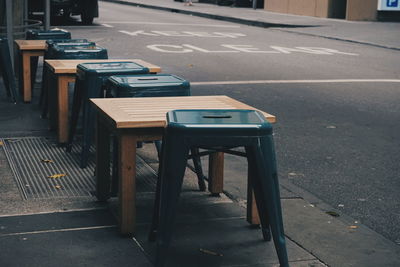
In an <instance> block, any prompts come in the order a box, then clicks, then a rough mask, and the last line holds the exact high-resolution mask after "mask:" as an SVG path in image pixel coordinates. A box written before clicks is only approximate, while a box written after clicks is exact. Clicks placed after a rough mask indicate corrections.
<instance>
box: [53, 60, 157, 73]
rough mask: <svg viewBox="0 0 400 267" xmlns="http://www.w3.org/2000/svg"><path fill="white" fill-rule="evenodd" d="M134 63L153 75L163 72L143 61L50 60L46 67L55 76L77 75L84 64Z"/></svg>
mask: <svg viewBox="0 0 400 267" xmlns="http://www.w3.org/2000/svg"><path fill="white" fill-rule="evenodd" d="M113 61H120V62H128V61H131V62H134V63H137V64H139V65H142V66H143V67H147V68H149V70H150V72H152V73H159V72H161V68H160V67H159V66H157V65H154V64H152V63H149V62H146V61H144V60H141V59H72V60H70V59H48V60H46V65H47V66H48V67H49V68H50V70H51V71H52V72H54V73H55V74H75V73H76V67H77V66H78V65H79V64H82V63H101V62H113Z"/></svg>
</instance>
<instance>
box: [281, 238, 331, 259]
mask: <svg viewBox="0 0 400 267" xmlns="http://www.w3.org/2000/svg"><path fill="white" fill-rule="evenodd" d="M285 237H286V238H287V239H289V240H290V241H292V242H293V243H294V244H296V245H297V246H299V247H300V248H302V249H304V250H305V251H307V252H308V253H309V254H310V255H311V256H313V257H314V259H316V260H318V261H320V262H321V263H323V264H324V265H326V266H329V265H328V264H326V263H325V262H324V261H323V260H321V259H320V258H318V257H317V256H316V255H315V254H314V253H313V251H312V250H310V249H307V248H306V247H304V246H303V245H302V244H300V243H299V242H297V241H296V240H294V239H292V238H290V237H289V236H288V235H287V234H286V233H285ZM311 260H312V259H311ZM298 262H302V261H298Z"/></svg>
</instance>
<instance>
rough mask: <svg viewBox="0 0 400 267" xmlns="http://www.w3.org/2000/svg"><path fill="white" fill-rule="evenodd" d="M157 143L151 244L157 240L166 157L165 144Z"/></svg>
mask: <svg viewBox="0 0 400 267" xmlns="http://www.w3.org/2000/svg"><path fill="white" fill-rule="evenodd" d="M164 141H165V140H163V141H162V142H160V141H155V142H154V144H155V146H156V148H157V152H158V172H157V185H156V196H155V200H154V208H153V219H152V222H151V227H150V233H149V236H148V240H149V241H150V242H154V241H156V239H157V230H158V223H159V221H158V220H159V217H158V215H159V212H160V193H161V170H162V168H163V161H162V157H163V155H164V150H165V149H164V146H163V145H162V144H163V142H164Z"/></svg>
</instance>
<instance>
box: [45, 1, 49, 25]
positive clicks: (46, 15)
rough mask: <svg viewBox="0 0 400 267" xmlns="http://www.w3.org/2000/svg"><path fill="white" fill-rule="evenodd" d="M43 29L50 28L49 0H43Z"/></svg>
mask: <svg viewBox="0 0 400 267" xmlns="http://www.w3.org/2000/svg"><path fill="white" fill-rule="evenodd" d="M44 7H45V8H44V30H45V31H48V30H50V0H44Z"/></svg>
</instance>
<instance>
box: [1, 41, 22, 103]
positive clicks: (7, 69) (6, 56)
mask: <svg viewBox="0 0 400 267" xmlns="http://www.w3.org/2000/svg"><path fill="white" fill-rule="evenodd" d="M1 41H2V42H1V43H0V46H1V47H0V64H1V71H2V74H3V82H4V85H5V87H6V91H7V96H8V97H10V96H11V97H12V99H13V101H14V102H15V103H17V102H18V98H19V96H18V92H17V89H16V83H15V77H14V72H13V69H12V65H11V56H10V50H9V48H8V43H7V41H4V40H1Z"/></svg>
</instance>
